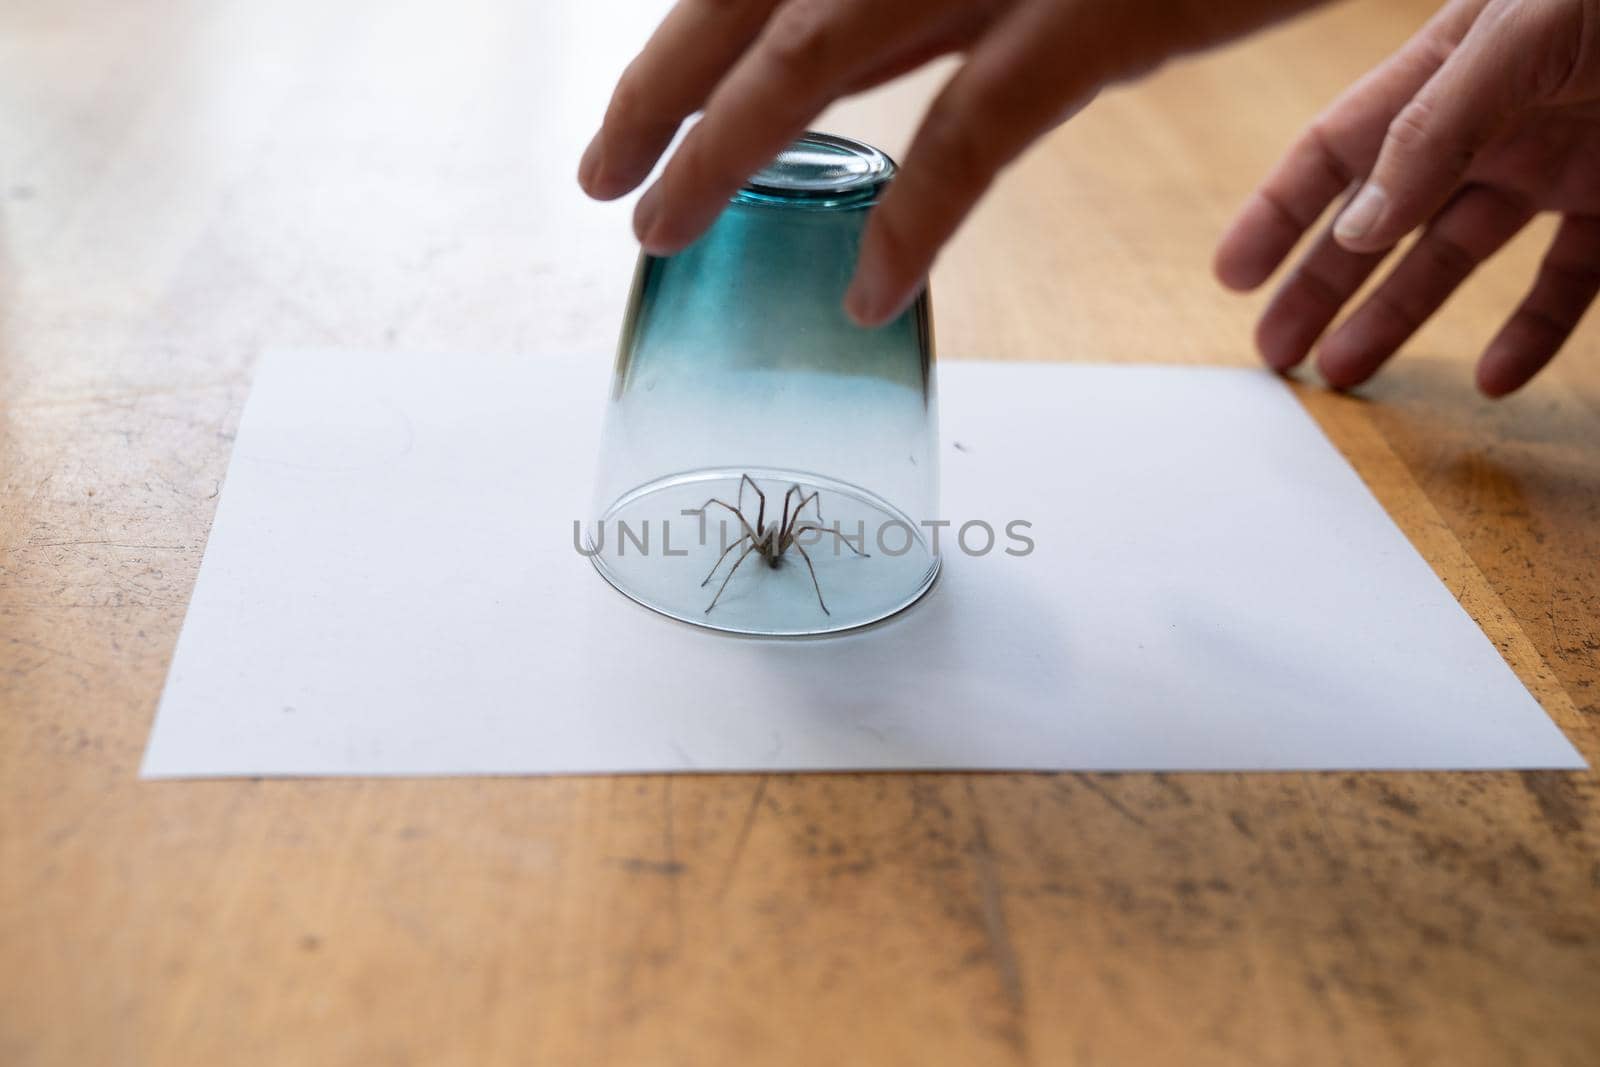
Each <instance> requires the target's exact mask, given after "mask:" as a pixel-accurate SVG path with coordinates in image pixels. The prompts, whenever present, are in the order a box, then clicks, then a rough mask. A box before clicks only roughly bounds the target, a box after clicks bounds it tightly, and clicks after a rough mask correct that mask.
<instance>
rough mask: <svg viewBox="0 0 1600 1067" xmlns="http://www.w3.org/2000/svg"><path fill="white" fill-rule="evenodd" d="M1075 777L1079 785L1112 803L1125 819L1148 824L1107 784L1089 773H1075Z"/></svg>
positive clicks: (1141, 824)
mask: <svg viewBox="0 0 1600 1067" xmlns="http://www.w3.org/2000/svg"><path fill="white" fill-rule="evenodd" d="M1073 778H1075V779H1076V780H1077V782H1078V784H1079V785H1081V786H1083V787H1084V788H1085V789H1087V790H1089V792H1091V793H1093V794H1094V795H1095V796H1097V797H1099V798H1100V799H1101V800H1103V801H1105V802H1106V803H1107V804H1108V805H1110V807H1111V809H1112V810H1113V811H1115V812H1116V813H1117V814H1118V815H1121V816H1122V817H1123V818H1124V819H1127V820H1128V821H1129V822H1131V823H1133V824H1134V825H1136V826H1145V825H1147V824H1146V823H1145V821H1144V819H1143V818H1141V817H1140V815H1139V814H1138V812H1135V811H1134V810H1132V809H1131V808H1129V807H1128V806H1127V805H1126V804H1124V803H1123V802H1122V801H1120V800H1118V799H1117V798H1116V797H1114V796H1112V795H1111V793H1110V791H1108V790H1107V789H1106V787H1105V786H1103V785H1101V784H1100V783H1099V782H1097V781H1095V780H1094V779H1093V778H1091V777H1089V776H1088V775H1087V774H1075V775H1073Z"/></svg>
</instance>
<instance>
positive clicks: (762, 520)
mask: <svg viewBox="0 0 1600 1067" xmlns="http://www.w3.org/2000/svg"><path fill="white" fill-rule="evenodd" d="M745 482H749V483H750V488H752V489H754V490H755V491H756V498H757V499H758V500H760V501H761V510H760V511H759V512H757V513H756V529H758V530H759V529H762V528H764V527H765V526H766V525H767V494H765V493H763V492H762V491H761V487H760V486H759V485H757V484H756V480H755V479H754V478H752V477H750V476H749V475H748V474H741V475H740V476H739V503H741V504H743V503H744V483H745ZM746 525H749V524H748V523H747V524H746Z"/></svg>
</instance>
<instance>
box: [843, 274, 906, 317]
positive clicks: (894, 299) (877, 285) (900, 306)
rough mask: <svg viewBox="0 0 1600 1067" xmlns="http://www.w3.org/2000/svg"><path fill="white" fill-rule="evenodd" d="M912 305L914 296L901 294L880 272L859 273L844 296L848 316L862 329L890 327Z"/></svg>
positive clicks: (845, 311)
mask: <svg viewBox="0 0 1600 1067" xmlns="http://www.w3.org/2000/svg"><path fill="white" fill-rule="evenodd" d="M910 302H911V300H910V297H909V296H903V295H902V294H900V293H899V292H897V290H896V287H895V286H893V285H892V284H891V283H889V282H888V281H887V279H885V278H884V277H883V276H882V274H881V273H880V272H877V271H873V270H858V271H857V272H856V276H855V278H854V279H852V280H851V282H850V288H849V290H848V291H847V292H846V293H845V295H844V313H845V315H846V316H848V317H849V319H850V321H851V322H853V323H855V324H856V325H857V326H860V327H861V328H862V329H866V330H875V329H877V328H878V327H880V326H884V325H887V324H888V323H889V322H890V321H892V320H893V319H894V318H895V316H897V315H898V314H899V313H900V312H901V311H902V310H904V309H905V306H906V305H907V304H909V303H910Z"/></svg>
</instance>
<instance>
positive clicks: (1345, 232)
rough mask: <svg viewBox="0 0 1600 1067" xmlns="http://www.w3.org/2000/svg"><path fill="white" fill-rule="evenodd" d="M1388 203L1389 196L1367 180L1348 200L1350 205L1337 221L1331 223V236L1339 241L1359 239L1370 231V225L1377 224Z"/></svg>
mask: <svg viewBox="0 0 1600 1067" xmlns="http://www.w3.org/2000/svg"><path fill="white" fill-rule="evenodd" d="M1388 203H1389V197H1388V195H1387V194H1386V193H1384V191H1383V189H1382V188H1380V187H1379V186H1377V185H1374V184H1373V183H1372V182H1368V183H1367V184H1366V185H1363V186H1362V187H1361V191H1360V192H1359V193H1357V194H1356V198H1355V199H1354V200H1352V201H1350V206H1349V207H1346V208H1345V209H1344V212H1343V213H1342V214H1341V215H1340V216H1339V221H1337V222H1335V223H1334V224H1333V236H1334V237H1336V238H1338V239H1339V240H1341V241H1359V240H1361V239H1362V238H1363V237H1365V236H1366V235H1367V234H1368V233H1370V232H1372V227H1373V226H1375V225H1377V223H1378V217H1379V216H1380V215H1382V214H1383V209H1384V207H1385V206H1387V204H1388Z"/></svg>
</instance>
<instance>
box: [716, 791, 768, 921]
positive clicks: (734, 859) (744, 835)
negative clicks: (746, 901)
mask: <svg viewBox="0 0 1600 1067" xmlns="http://www.w3.org/2000/svg"><path fill="white" fill-rule="evenodd" d="M766 794H767V776H766V775H764V774H763V775H762V776H761V778H760V780H759V781H757V782H756V790H755V793H753V794H752V795H751V797H750V807H749V808H747V809H746V810H745V813H744V822H742V823H741V824H740V825H739V836H738V837H737V838H735V839H734V842H733V854H732V855H731V856H729V857H728V867H727V869H726V870H725V871H723V873H722V885H721V886H719V887H718V888H717V899H718V900H721V899H722V898H723V897H725V896H727V895H728V889H729V888H730V887H731V886H732V885H733V876H734V875H735V874H736V873H737V872H738V870H739V859H740V857H742V856H743V855H744V846H745V844H746V843H747V842H748V841H749V840H750V828H751V827H752V826H754V825H755V821H756V812H757V811H759V810H760V808H761V800H762V798H763V797H765V796H766Z"/></svg>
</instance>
